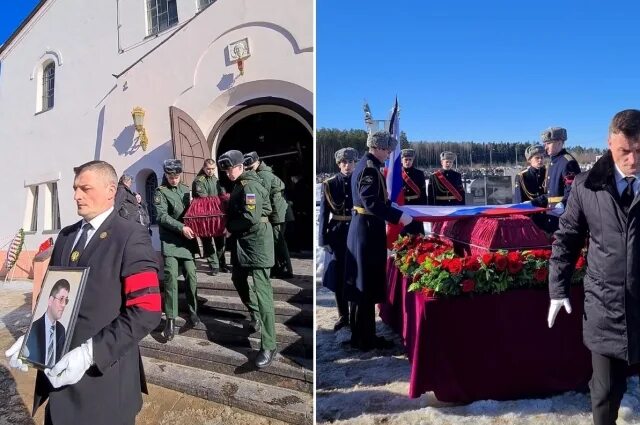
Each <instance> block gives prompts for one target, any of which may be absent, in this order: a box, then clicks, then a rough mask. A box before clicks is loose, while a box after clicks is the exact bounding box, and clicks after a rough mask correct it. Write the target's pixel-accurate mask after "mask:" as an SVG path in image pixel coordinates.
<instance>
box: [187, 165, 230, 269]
mask: <svg viewBox="0 0 640 425" xmlns="http://www.w3.org/2000/svg"><path fill="white" fill-rule="evenodd" d="M215 173H216V162H215V161H214V160H213V159H211V158H208V159H205V160H204V163H203V164H202V169H201V170H200V171H199V172H198V175H197V176H196V178H195V180H193V184H192V185H191V191H192V193H193V197H194V198H205V197H207V196H220V195H222V194H225V193H227V191H226V190H224V187H222V185H221V184H220V180H218V178H217V177H216V174H215ZM201 239H202V249H203V251H204V257H205V258H206V259H207V263H209V268H210V270H211V274H212V275H214V276H215V275H217V274H218V272H220V271H222V272H227V271H228V269H227V265H226V262H225V258H224V236H221V237H216V238H208V237H204V238H201Z"/></svg>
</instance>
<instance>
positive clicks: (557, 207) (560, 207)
mask: <svg viewBox="0 0 640 425" xmlns="http://www.w3.org/2000/svg"><path fill="white" fill-rule="evenodd" d="M553 209H554V210H558V212H562V211H564V204H563V203H562V202H558V203H557V204H556V206H555V207H553Z"/></svg>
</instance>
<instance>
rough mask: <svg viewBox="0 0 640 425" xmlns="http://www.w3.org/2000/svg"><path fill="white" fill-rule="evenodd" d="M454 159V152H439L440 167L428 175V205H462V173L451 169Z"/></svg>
mask: <svg viewBox="0 0 640 425" xmlns="http://www.w3.org/2000/svg"><path fill="white" fill-rule="evenodd" d="M455 160H456V154H455V153H453V152H442V153H441V154H440V163H441V164H442V169H441V170H438V171H436V172H435V173H433V174H431V176H429V189H428V194H427V199H428V204H429V205H464V186H463V185H462V175H461V174H460V173H458V172H457V171H453V170H452V169H451V167H453V162H454V161H455Z"/></svg>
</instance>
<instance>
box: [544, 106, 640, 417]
mask: <svg viewBox="0 0 640 425" xmlns="http://www.w3.org/2000/svg"><path fill="white" fill-rule="evenodd" d="M608 145H609V151H608V152H607V153H605V154H604V155H603V156H602V158H600V159H599V160H598V161H597V162H596V163H595V164H594V166H593V168H591V169H590V170H589V171H588V172H586V173H582V174H579V175H578V176H576V178H575V181H574V182H573V187H572V189H571V196H570V197H569V199H568V203H567V206H566V209H565V211H564V214H562V215H561V216H560V228H559V230H558V231H557V232H556V233H555V241H554V242H553V248H552V254H551V260H550V263H549V272H550V273H549V295H550V297H551V304H550V307H549V316H548V322H549V327H552V326H553V323H554V321H555V318H556V315H557V314H558V311H559V310H560V309H561V308H562V306H564V307H565V309H566V310H567V312H568V313H570V312H571V304H570V302H569V288H570V282H571V276H572V274H573V273H574V269H575V264H576V260H577V259H578V256H579V255H580V251H581V250H582V249H583V247H584V246H585V241H586V240H587V239H588V241H587V242H588V243H587V247H588V252H587V273H586V276H585V277H584V315H583V319H582V333H583V340H584V344H585V345H586V346H587V348H588V349H589V350H590V351H591V362H592V366H593V375H592V377H591V382H590V384H589V387H590V389H591V410H592V412H593V422H594V423H595V424H596V425H604V424H606V425H611V424H615V422H616V418H617V417H618V408H619V407H620V401H621V400H622V396H623V395H624V393H625V391H626V388H627V371H628V366H629V365H637V364H638V363H640V296H639V294H640V262H639V261H638V258H639V257H640V238H638V233H639V232H640V202H638V191H639V190H640V111H639V110H636V109H627V110H624V111H621V112H618V113H617V114H616V115H615V116H614V117H613V119H612V121H611V124H610V126H609V138H608ZM636 370H637V369H636Z"/></svg>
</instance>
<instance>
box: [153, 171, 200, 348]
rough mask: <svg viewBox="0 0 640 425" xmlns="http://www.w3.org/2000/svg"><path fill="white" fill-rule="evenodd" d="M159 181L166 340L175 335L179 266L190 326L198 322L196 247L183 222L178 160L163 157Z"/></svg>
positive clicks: (185, 199)
mask: <svg viewBox="0 0 640 425" xmlns="http://www.w3.org/2000/svg"><path fill="white" fill-rule="evenodd" d="M163 168H164V176H163V177H162V184H161V185H160V186H159V187H158V188H157V189H156V194H155V197H154V200H153V201H154V205H155V207H156V211H157V221H158V230H159V232H160V242H161V244H162V258H163V259H164V313H165V315H166V323H165V327H164V331H163V335H164V337H165V338H166V339H167V341H171V340H172V339H173V337H174V335H175V327H174V326H175V318H176V317H177V316H178V271H179V270H182V273H183V276H184V279H185V281H186V297H187V305H188V307H189V320H190V322H191V325H192V326H196V325H198V324H199V323H200V319H199V318H198V313H197V311H198V304H197V293H196V285H197V282H196V264H195V262H194V260H193V254H194V253H195V252H196V250H197V249H198V246H197V241H196V238H195V236H196V235H195V233H194V232H193V230H192V229H191V228H190V227H189V226H185V225H184V223H183V216H184V214H185V213H186V212H187V209H188V208H189V203H190V201H191V199H190V197H189V186H187V185H185V184H183V183H180V177H181V176H182V162H181V161H180V160H178V159H167V160H165V161H164V164H163Z"/></svg>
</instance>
